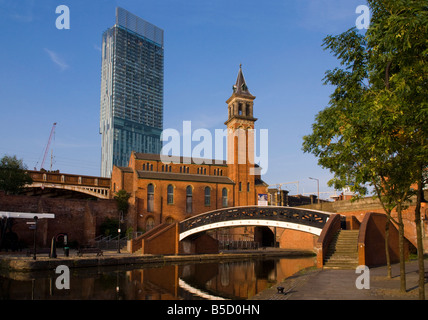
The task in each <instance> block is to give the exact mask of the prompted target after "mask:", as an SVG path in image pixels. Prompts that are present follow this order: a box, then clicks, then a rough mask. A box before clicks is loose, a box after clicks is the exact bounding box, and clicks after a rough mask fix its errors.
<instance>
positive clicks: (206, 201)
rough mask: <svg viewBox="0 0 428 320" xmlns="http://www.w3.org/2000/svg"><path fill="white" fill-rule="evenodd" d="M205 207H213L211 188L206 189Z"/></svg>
mask: <svg viewBox="0 0 428 320" xmlns="http://www.w3.org/2000/svg"><path fill="white" fill-rule="evenodd" d="M205 205H206V206H210V205H211V188H210V187H205Z"/></svg>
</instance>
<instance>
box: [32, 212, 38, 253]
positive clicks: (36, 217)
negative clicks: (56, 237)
mask: <svg viewBox="0 0 428 320" xmlns="http://www.w3.org/2000/svg"><path fill="white" fill-rule="evenodd" d="M38 219H39V217H38V216H34V247H33V250H34V252H33V260H36V251H37V246H36V234H37V220H38Z"/></svg>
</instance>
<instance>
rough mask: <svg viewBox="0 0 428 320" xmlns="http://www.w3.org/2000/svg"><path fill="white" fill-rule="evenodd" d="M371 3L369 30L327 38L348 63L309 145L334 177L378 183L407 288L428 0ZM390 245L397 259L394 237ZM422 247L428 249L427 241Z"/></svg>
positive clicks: (426, 136)
mask: <svg viewBox="0 0 428 320" xmlns="http://www.w3.org/2000/svg"><path fill="white" fill-rule="evenodd" d="M368 4H369V6H370V9H371V12H372V20H371V25H370V28H369V29H368V31H367V33H366V34H365V35H362V34H361V33H359V32H358V31H357V30H356V29H355V28H353V29H350V30H348V31H346V32H344V33H342V34H340V35H338V36H328V37H326V38H325V39H324V44H323V45H324V47H325V49H329V50H330V51H331V52H332V53H333V54H334V56H336V57H337V58H338V59H339V60H340V63H341V66H343V67H344V68H336V69H334V70H329V71H327V72H326V77H325V83H326V84H331V85H333V86H334V87H335V90H334V92H333V94H332V95H331V97H330V102H329V106H328V107H327V108H325V109H324V110H322V111H321V112H320V113H319V114H318V115H317V117H316V122H315V123H314V124H313V132H312V134H310V135H308V136H305V137H304V143H303V150H304V151H305V152H311V153H313V154H315V155H316V156H317V157H318V158H319V164H320V165H321V166H323V167H325V168H328V169H330V170H331V172H332V173H333V174H334V178H333V179H332V180H331V181H330V185H334V186H335V187H336V188H341V187H343V186H346V185H351V186H352V188H353V190H354V191H355V192H356V193H357V194H359V195H361V196H363V195H366V194H367V192H368V189H367V188H368V187H369V186H371V187H372V188H373V189H374V191H375V193H376V195H377V196H378V197H379V199H380V201H381V203H382V205H383V207H384V209H385V212H386V214H387V217H388V223H387V229H386V232H388V227H389V221H392V222H393V223H395V224H397V226H398V229H399V237H400V239H399V243H400V245H399V247H400V278H401V286H400V289H401V291H403V292H404V291H406V280H405V264H404V250H403V249H404V245H403V244H404V224H403V220H402V211H403V210H404V209H405V208H406V206H407V205H408V201H409V199H410V198H411V197H412V196H414V195H415V193H416V192H415V190H413V189H412V185H414V184H415V183H419V182H420V181H421V177H422V170H423V169H424V168H426V166H427V159H428V148H427V145H428V130H427V125H428V105H427V101H428V99H427V98H428V97H427V90H426V88H427V70H428V69H427V53H428V51H427V41H428V40H427V39H428V31H427V26H428V20H427V7H426V4H425V6H424V5H423V1H412V0H394V1H380V0H369V1H368ZM418 201H420V197H418ZM394 209H395V211H396V212H397V219H393V218H392V216H391V212H392V211H393V210H394ZM416 213H417V212H416ZM419 221H420V219H419ZM418 237H419V235H418ZM418 242H419V241H418ZM385 248H386V254H387V259H388V266H390V262H389V253H388V250H387V248H388V242H387V237H386V242H385ZM418 252H419V253H421V254H423V248H422V247H421V246H419V245H418ZM422 263H423V257H422ZM388 270H390V268H388ZM389 275H390V271H389ZM422 285H423V283H422ZM422 291H423V288H422ZM420 297H421V295H420Z"/></svg>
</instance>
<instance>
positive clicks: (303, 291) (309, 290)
mask: <svg viewBox="0 0 428 320" xmlns="http://www.w3.org/2000/svg"><path fill="white" fill-rule="evenodd" d="M417 270H418V263H417V261H411V262H408V263H406V285H407V292H406V293H400V276H399V275H400V265H399V264H394V265H393V266H392V278H391V279H388V278H387V277H386V275H387V269H386V267H376V268H371V269H370V289H357V288H356V285H355V283H356V280H357V278H358V277H359V276H361V274H358V273H356V272H355V270H338V269H309V270H303V271H301V272H299V273H298V274H296V275H294V276H292V277H290V278H287V279H286V280H285V281H283V282H281V283H278V284H277V285H275V286H273V287H271V288H269V289H267V290H264V291H263V292H261V293H259V294H257V295H256V296H254V297H253V299H252V300H418V277H419V276H418V273H417ZM425 271H426V272H427V271H428V259H425ZM427 282H428V279H427V278H425V298H426V299H428V284H427ZM279 286H281V287H284V293H283V294H281V293H278V290H277V287H279Z"/></svg>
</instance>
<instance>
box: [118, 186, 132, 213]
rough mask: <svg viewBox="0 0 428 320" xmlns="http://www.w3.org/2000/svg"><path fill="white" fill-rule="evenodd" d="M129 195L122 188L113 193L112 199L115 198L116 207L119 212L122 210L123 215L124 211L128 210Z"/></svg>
mask: <svg viewBox="0 0 428 320" xmlns="http://www.w3.org/2000/svg"><path fill="white" fill-rule="evenodd" d="M130 197H131V195H130V194H129V193H127V192H126V190H123V189H122V190H119V191H118V192H116V194H115V195H114V199H115V200H116V203H117V209H118V210H119V212H122V213H123V214H124V215H126V213H127V212H128V208H129V202H128V200H129V198H130Z"/></svg>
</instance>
